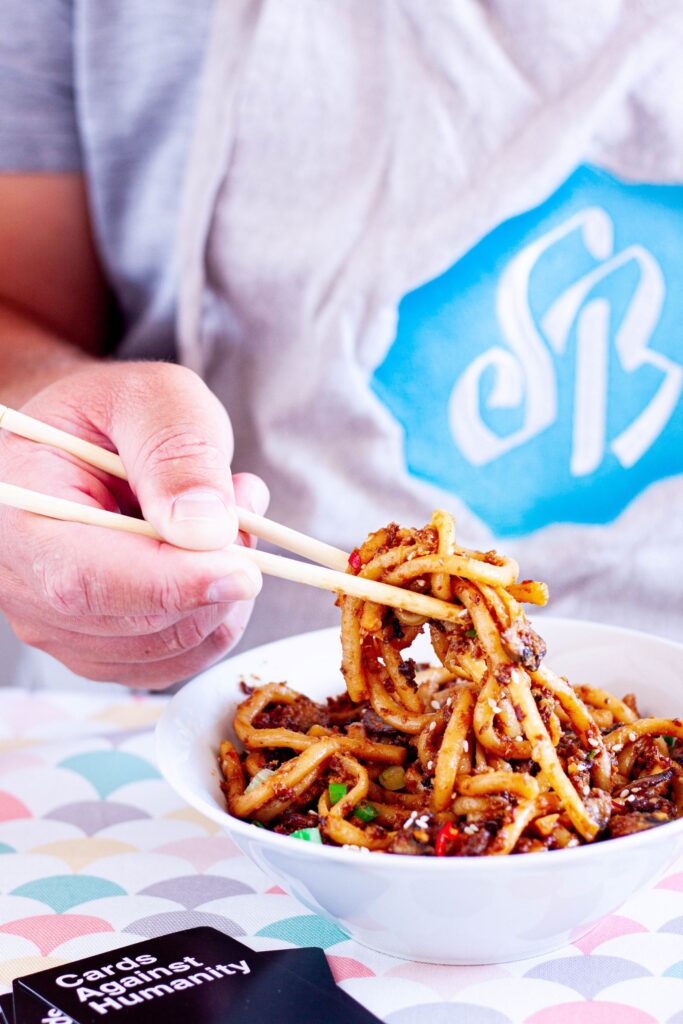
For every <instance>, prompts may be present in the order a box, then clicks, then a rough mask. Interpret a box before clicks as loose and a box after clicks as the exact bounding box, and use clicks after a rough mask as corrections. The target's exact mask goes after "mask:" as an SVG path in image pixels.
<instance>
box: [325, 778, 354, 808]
mask: <svg viewBox="0 0 683 1024" xmlns="http://www.w3.org/2000/svg"><path fill="white" fill-rule="evenodd" d="M348 791H349V787H348V786H347V785H346V783H345V782H331V783H330V784H329V786H328V787H327V792H328V793H329V794H330V803H331V804H337V803H339V801H340V800H341V798H342V797H343V796H346V794H347V793H348Z"/></svg>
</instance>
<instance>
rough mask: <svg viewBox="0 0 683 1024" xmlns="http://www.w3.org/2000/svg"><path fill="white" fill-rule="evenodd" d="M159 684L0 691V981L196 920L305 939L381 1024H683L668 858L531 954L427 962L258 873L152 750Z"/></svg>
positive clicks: (280, 942)
mask: <svg viewBox="0 0 683 1024" xmlns="http://www.w3.org/2000/svg"><path fill="white" fill-rule="evenodd" d="M166 699H167V698H163V697H142V698H141V697H134V696H131V695H130V694H127V693H125V692H123V693H122V695H121V696H120V697H119V696H118V695H117V696H115V697H112V696H111V695H106V696H104V695H102V694H97V693H94V694H93V695H92V696H90V695H85V696H84V695H83V694H81V693H79V694H66V693H44V692H41V693H37V694H28V693H25V692H23V691H13V690H0V991H4V990H5V989H7V988H8V987H9V986H10V984H11V981H12V978H14V977H16V976H18V975H21V974H27V973H30V972H32V971H35V970H38V969H40V968H44V967H47V966H51V965H55V966H56V965H58V964H62V963H67V962H69V961H71V960H77V959H80V958H81V957H85V956H90V955H92V954H96V953H100V952H106V951H108V950H110V949H116V948H119V947H121V946H123V945H126V944H129V943H131V942H134V941H138V940H139V939H141V938H144V937H149V936H154V935H161V934H164V933H166V932H170V931H174V930H177V929H180V928H186V927H193V926H195V925H200V924H206V925H211V926H213V927H216V928H220V929H221V930H223V931H225V932H227V933H228V934H229V935H233V936H235V937H237V938H239V939H240V940H241V941H244V942H245V943H246V944H247V945H249V946H251V947H252V948H253V949H258V950H261V949H282V948H287V947H291V946H311V945H314V946H320V947H322V948H323V949H324V950H325V952H326V954H327V956H328V958H329V961H330V965H331V967H332V971H333V972H334V975H335V977H336V979H337V981H338V982H339V983H340V984H341V985H342V987H343V988H344V989H345V990H346V991H347V992H349V993H350V994H351V995H352V996H353V997H354V998H356V999H357V1000H358V1001H359V1002H361V1003H362V1004H363V1005H365V1006H366V1007H367V1008H368V1009H370V1010H371V1011H372V1012H374V1013H375V1014H377V1016H378V1017H380V1018H381V1019H382V1020H384V1021H386V1022H387V1024H446V1022H449V1024H450V1022H453V1021H458V1022H465V1024H509V1022H515V1024H517V1022H519V1024H522V1022H524V1024H577V1021H580V1022H581V1024H608V1022H618V1024H661V1022H666V1024H683V860H682V861H679V862H678V864H677V865H674V866H673V867H672V868H671V869H670V870H669V872H668V873H667V874H666V876H665V877H664V878H663V879H662V880H660V881H659V882H658V883H657V884H656V885H655V886H654V887H651V888H650V889H649V890H647V891H644V892H642V893H640V894H639V895H638V896H636V897H635V898H634V899H632V900H631V901H630V902H629V903H627V904H626V905H625V906H624V907H623V908H621V909H620V910H619V911H618V913H616V914H614V915H612V916H611V917H609V918H607V919H605V920H604V921H603V922H602V923H601V924H600V925H598V927H597V928H596V929H594V930H593V931H592V932H591V933H590V934H589V935H587V936H585V937H584V938H583V939H581V940H579V941H578V942H576V943H574V944H573V945H571V946H567V947H566V948H565V949H562V950H559V951H556V952H554V953H552V954H549V955H548V956H545V957H542V958H539V959H536V960H524V961H520V962H518V963H513V964H504V965H501V966H487V967H437V966H432V965H428V964H418V963H409V962H405V961H401V960H396V959H393V958H392V957H388V956H383V955H381V954H378V953H374V952H372V951H370V950H367V949H365V948H364V947H362V946H359V945H358V944H357V943H355V942H352V941H351V940H350V939H348V938H347V937H346V936H345V935H344V933H343V932H341V931H340V930H338V929H337V928H335V927H334V926H333V925H331V924H329V923H328V922H326V921H324V920H323V919H321V918H319V917H317V916H315V915H314V914H312V913H311V912H310V911H308V910H306V909H305V908H304V907H303V906H302V905H301V904H299V903H297V902H296V900H294V899H292V898H291V897H289V896H287V895H286V894H285V893H284V892H283V891H282V890H281V889H280V888H279V887H278V886H276V885H273V884H272V881H270V880H269V879H268V878H267V877H266V876H265V875H264V874H263V873H262V872H261V871H260V869H258V868H257V867H255V866H254V865H253V864H252V863H251V862H250V861H249V860H248V859H247V858H246V857H245V856H244V855H243V854H242V853H241V852H240V850H239V849H238V848H237V847H236V846H235V845H234V843H232V841H231V840H230V839H228V838H227V836H225V835H223V834H221V832H220V831H219V830H218V829H217V827H216V826H215V825H214V824H212V823H211V822H209V821H207V820H206V819H204V818H203V817H201V816H200V815H199V814H198V813H197V812H195V811H193V810H191V809H190V808H188V807H187V806H185V805H184V804H183V803H182V801H181V800H180V798H179V797H177V796H176V795H175V793H174V792H173V791H172V790H171V789H170V787H169V786H168V785H167V784H166V783H165V782H164V781H163V779H162V778H161V777H160V775H159V772H158V770H157V768H156V766H155V763H154V738H153V737H154V725H155V722H156V720H157V718H158V717H159V714H160V712H161V709H162V707H163V704H164V701H165V700H166Z"/></svg>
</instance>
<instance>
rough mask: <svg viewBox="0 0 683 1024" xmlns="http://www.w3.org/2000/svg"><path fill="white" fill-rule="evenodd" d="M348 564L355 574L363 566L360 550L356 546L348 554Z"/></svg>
mask: <svg viewBox="0 0 683 1024" xmlns="http://www.w3.org/2000/svg"><path fill="white" fill-rule="evenodd" d="M349 565H350V566H351V568H352V569H353V571H354V573H355V574H356V576H357V575H358V573H359V572H360V571H361V568H362V566H363V563H362V562H361V560H360V551H359V550H358V548H356V549H355V551H352V552H351V554H350V555H349Z"/></svg>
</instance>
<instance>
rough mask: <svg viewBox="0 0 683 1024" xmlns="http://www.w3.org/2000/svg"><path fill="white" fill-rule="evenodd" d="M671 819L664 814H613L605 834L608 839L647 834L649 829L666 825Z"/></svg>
mask: <svg viewBox="0 0 683 1024" xmlns="http://www.w3.org/2000/svg"><path fill="white" fill-rule="evenodd" d="M668 820H669V819H668V818H667V816H666V814H664V813H662V812H655V813H653V814H641V813H634V814H613V815H612V818H611V820H610V823H609V828H608V829H607V832H606V834H605V837H606V838H607V839H618V838H619V837H620V836H630V835H633V833H634V832H645V831H646V830H647V829H648V828H655V827H656V826H657V825H664V824H665V823H666V822H667V821H668Z"/></svg>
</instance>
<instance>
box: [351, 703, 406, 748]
mask: <svg viewBox="0 0 683 1024" xmlns="http://www.w3.org/2000/svg"><path fill="white" fill-rule="evenodd" d="M361 724H362V725H363V727H364V728H365V730H366V732H368V733H374V734H375V735H376V736H381V737H382V738H383V739H386V737H388V736H394V737H395V740H396V742H397V743H398V742H400V741H401V740H403V741H404V742H405V736H402V735H401V734H400V733H397V732H396V730H395V729H394V727H393V725H389V723H388V722H384V721H383V720H382V719H381V718H380V717H379V715H378V714H376V713H375V712H374V711H373V710H372V708H366V710H365V711H364V712H363V714H362V715H361ZM390 742H392V743H393V742H394V740H391V741H390ZM402 745H403V744H402Z"/></svg>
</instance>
